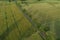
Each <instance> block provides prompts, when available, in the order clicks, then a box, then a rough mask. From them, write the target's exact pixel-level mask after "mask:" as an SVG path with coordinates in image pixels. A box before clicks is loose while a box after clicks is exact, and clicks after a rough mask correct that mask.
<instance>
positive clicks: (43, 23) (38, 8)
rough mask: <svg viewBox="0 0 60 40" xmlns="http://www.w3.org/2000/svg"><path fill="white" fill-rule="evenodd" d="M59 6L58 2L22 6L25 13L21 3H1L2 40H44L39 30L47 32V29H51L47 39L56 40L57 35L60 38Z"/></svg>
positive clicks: (0, 24) (0, 28) (0, 37)
mask: <svg viewBox="0 0 60 40" xmlns="http://www.w3.org/2000/svg"><path fill="white" fill-rule="evenodd" d="M59 5H60V3H58V2H54V3H52V2H41V3H40V2H38V3H31V4H30V3H29V4H28V5H26V4H22V8H23V10H24V11H23V10H22V8H21V7H20V6H21V5H20V2H17V4H16V3H15V2H8V1H7V2H3V1H1V2H0V40H43V39H42V38H41V36H39V34H38V33H39V30H40V31H43V32H45V31H44V28H45V27H50V30H49V31H48V32H46V34H47V37H48V38H47V39H49V40H55V34H56V33H57V34H56V37H57V36H58V37H60V36H59V34H60V32H59V28H60V25H59V24H60V6H59ZM25 12H26V13H25ZM35 24H36V25H37V26H36V27H35ZM37 27H38V28H37ZM43 36H44V35H43Z"/></svg>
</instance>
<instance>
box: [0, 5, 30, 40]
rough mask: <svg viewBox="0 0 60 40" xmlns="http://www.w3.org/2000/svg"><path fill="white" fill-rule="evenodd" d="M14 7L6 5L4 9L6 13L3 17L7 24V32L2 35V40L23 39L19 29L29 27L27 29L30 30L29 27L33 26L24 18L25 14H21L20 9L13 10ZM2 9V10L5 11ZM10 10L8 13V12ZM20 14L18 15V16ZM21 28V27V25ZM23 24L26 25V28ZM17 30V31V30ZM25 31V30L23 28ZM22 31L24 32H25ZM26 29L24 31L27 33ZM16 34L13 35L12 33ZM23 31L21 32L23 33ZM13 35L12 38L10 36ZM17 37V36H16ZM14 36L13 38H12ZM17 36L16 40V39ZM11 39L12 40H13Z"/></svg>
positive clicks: (0, 36) (0, 39) (0, 38)
mask: <svg viewBox="0 0 60 40" xmlns="http://www.w3.org/2000/svg"><path fill="white" fill-rule="evenodd" d="M13 8H14V6H12V5H9V6H8V5H6V6H5V5H4V7H3V9H4V11H3V12H4V13H3V16H4V22H5V25H6V26H4V27H6V30H4V31H3V33H2V34H1V35H0V40H5V39H8V40H9V39H11V38H12V39H13V40H16V39H15V38H16V36H18V39H21V37H22V36H21V34H22V33H20V31H21V29H19V27H27V28H26V29H28V28H30V27H28V26H31V24H30V23H29V21H28V20H27V19H26V18H25V17H24V16H23V14H20V12H18V9H17V11H16V10H13ZM3 9H2V10H3ZM15 9H16V8H15ZM7 10H8V11H7ZM17 14H18V15H17ZM20 21H21V24H20ZM18 24H19V25H20V26H19V25H18ZM23 24H26V25H25V26H24V25H23ZM16 28H17V29H16ZM15 29H16V30H17V31H18V32H17V31H16V30H15ZM23 29H24V28H23ZM23 29H22V31H23ZM26 29H25V30H24V31H26ZM12 31H13V32H14V33H12V34H11V32H12ZM22 31H21V32H22ZM10 35H11V36H10ZM15 35H16V36H15ZM12 36H13V37H12ZM14 36H15V38H14ZM12 39H11V40H12Z"/></svg>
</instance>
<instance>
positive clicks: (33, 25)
mask: <svg viewBox="0 0 60 40" xmlns="http://www.w3.org/2000/svg"><path fill="white" fill-rule="evenodd" d="M21 6H22V5H20V7H19V5H17V7H18V8H19V9H20V11H22V13H23V15H24V16H25V17H26V18H27V19H28V20H29V21H30V22H31V24H32V27H34V28H35V30H36V31H39V30H38V28H37V25H36V24H35V23H34V22H33V20H32V18H30V17H29V16H28V15H27V14H28V12H27V11H25V10H24V9H23V8H22V7H21ZM27 32H28V31H26V33H27ZM41 33H45V32H43V31H40V32H39V35H40V36H41V38H42V39H43V40H46V33H45V34H44V35H42V34H41ZM32 34H33V33H32ZM32 34H31V35H32Z"/></svg>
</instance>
